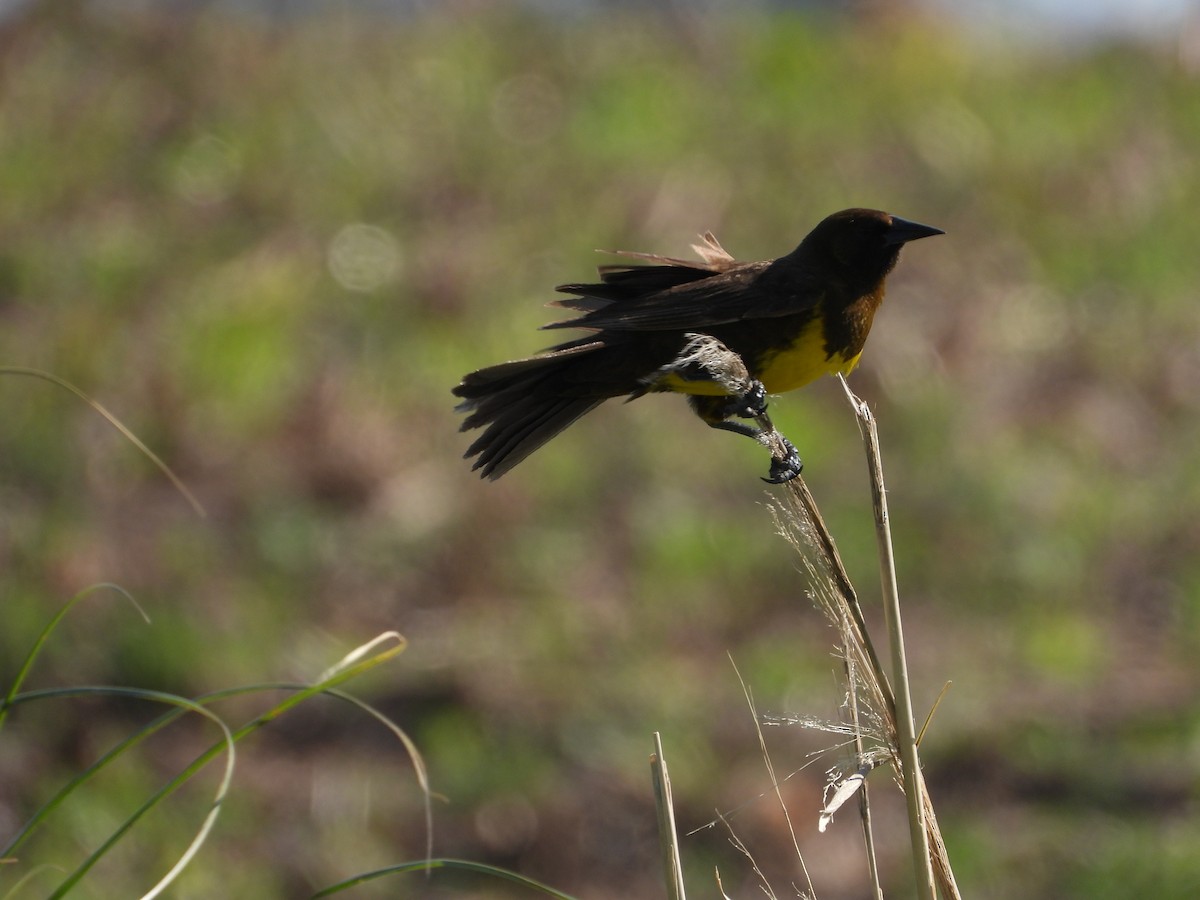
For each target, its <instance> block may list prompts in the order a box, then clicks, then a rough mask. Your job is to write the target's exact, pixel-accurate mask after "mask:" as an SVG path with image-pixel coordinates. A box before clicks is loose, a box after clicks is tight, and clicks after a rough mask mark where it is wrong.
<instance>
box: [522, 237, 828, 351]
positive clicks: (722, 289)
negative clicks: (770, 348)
mask: <svg viewBox="0 0 1200 900" xmlns="http://www.w3.org/2000/svg"><path fill="white" fill-rule="evenodd" d="M706 237H711V235H708V236H706ZM713 245H715V247H716V251H715V252H714V255H713V256H711V257H710V256H709V255H707V254H705V253H704V252H703V251H702V250H701V248H699V247H697V248H696V249H697V251H698V252H701V253H702V255H704V258H705V261H704V262H703V263H697V262H689V261H685V260H677V259H672V258H670V257H661V256H653V255H651V254H635V253H623V254H622V255H624V256H632V257H636V258H638V259H646V260H652V261H654V262H657V263H659V265H647V266H626V265H617V266H602V267H601V268H600V279H601V281H600V283H599V284H564V285H561V286H559V287H558V288H557V290H559V291H561V292H563V293H567V294H573V295H575V296H573V297H572V298H570V299H568V300H560V301H558V303H557V304H556V305H558V306H565V307H568V308H570V309H577V310H581V311H583V313H584V314H583V315H582V316H577V317H576V318H573V319H568V320H566V321H563V322H554V323H552V324H550V325H546V326H543V327H545V328H551V329H553V328H599V329H606V330H609V331H676V330H685V331H690V330H696V329H704V328H706V327H710V326H714V325H724V324H728V323H730V322H737V321H740V320H742V319H761V318H772V317H777V316H787V315H794V314H796V313H800V312H803V311H804V310H805V309H808V308H811V307H812V306H814V305H816V303H817V302H818V299H819V296H820V294H819V292H818V290H816V289H815V285H813V286H809V285H807V284H806V282H807V281H808V279H806V278H804V273H803V272H796V271H789V272H788V273H787V275H788V277H786V278H780V277H778V275H779V274H780V273H779V272H778V271H777V270H776V271H770V270H771V269H772V266H773V265H774V262H775V261H773V260H766V261H763V262H751V263H739V262H736V261H735V260H733V258H732V257H730V256H729V255H728V254H727V253H725V252H724V250H722V249H720V245H719V244H716V241H715V239H713V240H712V244H710V245H709V246H710V248H711V247H712V246H713ZM706 249H707V248H706ZM717 253H719V254H720V255H717ZM764 275H765V276H766V277H764Z"/></svg>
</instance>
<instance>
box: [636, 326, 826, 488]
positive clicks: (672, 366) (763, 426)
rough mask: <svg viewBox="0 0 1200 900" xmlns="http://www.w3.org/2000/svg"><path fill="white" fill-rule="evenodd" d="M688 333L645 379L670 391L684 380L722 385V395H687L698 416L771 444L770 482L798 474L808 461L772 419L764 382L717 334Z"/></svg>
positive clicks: (776, 482) (653, 388) (655, 386)
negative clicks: (680, 348)
mask: <svg viewBox="0 0 1200 900" xmlns="http://www.w3.org/2000/svg"><path fill="white" fill-rule="evenodd" d="M687 338H688V342H687V344H685V345H684V348H683V351H682V352H681V353H680V355H679V357H678V358H676V359H675V360H674V361H673V362H671V363H669V364H668V365H666V366H663V367H662V368H661V369H659V370H658V371H656V372H655V373H654V374H653V375H652V376H651V377H650V378H648V379H647V380H646V384H647V387H648V389H649V390H655V389H656V388H657V389H658V390H670V389H672V388H671V387H670V385H672V384H678V382H680V381H684V382H692V383H694V382H699V381H707V382H711V383H713V384H716V385H718V386H719V387H720V388H721V389H722V390H723V391H724V393H723V394H719V395H700V394H691V395H689V396H688V402H689V403H690V404H691V407H692V410H693V411H694V412H695V413H696V415H698V416H699V417H700V418H701V419H703V420H704V421H705V422H706V423H707V424H708V425H710V426H711V427H713V428H719V429H721V430H722V431H731V432H733V433H734V434H742V435H745V436H746V437H750V438H753V439H754V440H756V441H758V442H759V443H760V444H762V445H763V446H764V447H766V448H767V450H768V451H770V453H771V471H770V473H769V475H768V477H767V478H764V479H763V480H764V481H766V482H768V483H769V484H781V483H783V482H785V481H790V480H791V479H793V478H795V477H796V476H797V475H799V474H800V472H801V470H802V469H803V468H804V463H803V462H801V460H800V455H799V454H798V453H797V452H796V448H795V447H794V446H793V445H792V442H791V441H789V440H788V439H787V438H785V437H784V436H783V435H782V434H780V433H779V432H778V431H777V430H776V429H775V426H774V425H773V424H771V419H770V417H769V416H768V415H767V391H766V388H765V387H763V383H762V382H761V381H759V380H758V379H757V378H752V377H751V376H750V371H749V370H748V369H747V368H746V364H745V362H743V361H742V358H741V357H740V356H738V355H737V354H736V353H734V352H733V351H732V350H730V349H729V348H728V347H726V346H725V345H724V344H722V343H721V342H720V341H718V340H717V339H716V338H714V337H710V336H709V335H705V334H689V335H687ZM676 389H677V388H676ZM735 416H736V417H737V418H741V419H754V420H755V424H754V425H750V424H748V423H745V422H733V421H730V419H731V418H732V417H735Z"/></svg>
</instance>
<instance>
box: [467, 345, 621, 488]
mask: <svg viewBox="0 0 1200 900" xmlns="http://www.w3.org/2000/svg"><path fill="white" fill-rule="evenodd" d="M601 346H602V345H601V344H598V343H584V344H581V345H579V346H574V347H565V348H562V349H560V350H557V351H555V352H553V353H549V354H546V355H544V356H535V357H532V358H530V359H520V360H515V361H513V362H508V363H501V364H500V365H498V366H492V367H490V368H487V369H481V370H479V371H478V372H472V373H471V374H470V375H467V376H466V377H465V378H463V380H462V383H461V384H459V385H458V386H457V387H456V388H455V389H454V393H455V395H457V396H459V397H462V398H463V401H462V402H461V403H460V404H458V407H457V409H458V410H459V411H460V412H466V413H469V415H468V416H467V418H466V419H465V420H464V421H463V424H462V428H461V430H462V431H469V430H471V429H472V428H483V429H484V430H483V433H482V434H480V436H479V437H478V438H476V440H475V441H474V443H472V444H471V446H470V447H468V448H467V452H466V453H465V454H464V457H465V458H470V457H477V459H476V460H475V463H474V465H473V466H472V467H471V468H472V470H473V471H474V470H476V469H481V470H482V471H481V472H480V475H481V476H482V477H484V478H488V479H491V480H493V481H494V480H495V479H497V478H499V477H500V476H501V475H503V474H504V473H505V472H507V471H508V470H509V469H511V468H513V466H515V465H517V463H519V462H521V461H522V460H523V459H525V457H527V456H529V454H530V453H532V452H533V451H534V450H537V449H538V448H539V447H541V446H542V445H543V444H545V443H546V442H547V441H549V440H550V439H551V438H552V437H554V436H555V435H557V434H558V433H559V432H560V431H562V430H563V429H564V428H566V427H567V426H568V425H570V424H571V423H572V422H574V421H575V420H576V419H578V418H579V417H580V416H583V415H586V414H587V413H589V412H591V411H592V410H593V409H595V408H596V407H597V406H599V405H600V404H601V403H603V402H604V401H605V400H606V399H607V398H606V397H597V396H595V395H594V394H592V395H590V396H563V393H562V389H561V387H562V377H561V376H562V371H563V369H564V368H565V367H567V366H570V364H571V363H572V362H573V360H574V358H575V357H576V356H578V355H580V354H583V353H590V352H592V351H594V350H596V349H599V348H600V347H601Z"/></svg>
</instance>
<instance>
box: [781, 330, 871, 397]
mask: <svg viewBox="0 0 1200 900" xmlns="http://www.w3.org/2000/svg"><path fill="white" fill-rule="evenodd" d="M860 356H862V352H861V351H860V352H858V353H856V354H854V355H853V356H851V357H850V358H848V359H847V358H846V357H844V356H842V355H841V354H840V353H834V354H833V355H832V356H828V355H826V353H825V334H824V331H823V330H822V328H821V324H820V322H817V321H813V322H812V323H811V324H809V325H808V327H806V328H805V329H804V330H803V331H802V332H801V333H800V335H799V336H798V337H797V338H796V339H795V340H794V341H792V343H791V344H789V345H788V346H786V347H781V348H780V349H779V350H776V351H774V352H773V353H772V354H771V355H770V356H768V357H767V358H766V359H765V360H764V361H763V362H762V363H760V365H759V372H758V378H759V380H760V381H761V382H762V383H763V387H765V388H766V389H767V393H768V394H782V393H784V392H786V391H794V390H795V389H796V388H799V387H804V385H806V384H808V383H809V382H810V381H815V380H816V379H818V378H820V377H821V376H822V375H836V374H837V373H839V372H841V373H842V374H843V375H849V374H850V372H851V371H853V369H854V367H855V366H856V365H858V358H859V357H860Z"/></svg>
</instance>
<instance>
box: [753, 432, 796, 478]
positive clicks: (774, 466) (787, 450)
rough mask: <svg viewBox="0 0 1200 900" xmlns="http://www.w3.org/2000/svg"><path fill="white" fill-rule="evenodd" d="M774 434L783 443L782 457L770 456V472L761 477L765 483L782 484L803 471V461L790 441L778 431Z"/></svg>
mask: <svg viewBox="0 0 1200 900" xmlns="http://www.w3.org/2000/svg"><path fill="white" fill-rule="evenodd" d="M775 434H776V436H777V437H778V438H779V440H780V441H781V442H782V443H783V450H784V454H783V456H782V457H779V456H775V455H772V456H771V471H770V474H769V475H768V477H766V478H764V479H763V481H765V482H766V483H767V484H783V483H784V482H785V481H791V480H792V479H793V478H795V477H796V476H797V475H799V474H800V473H801V472H803V471H804V461H803V460H802V459H800V454H799V453H797V452H796V448H795V446H793V445H792V442H791V441H789V440H788V439H787V438H785V437H784V436H783V435H782V434H779V432H776V433H775Z"/></svg>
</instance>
